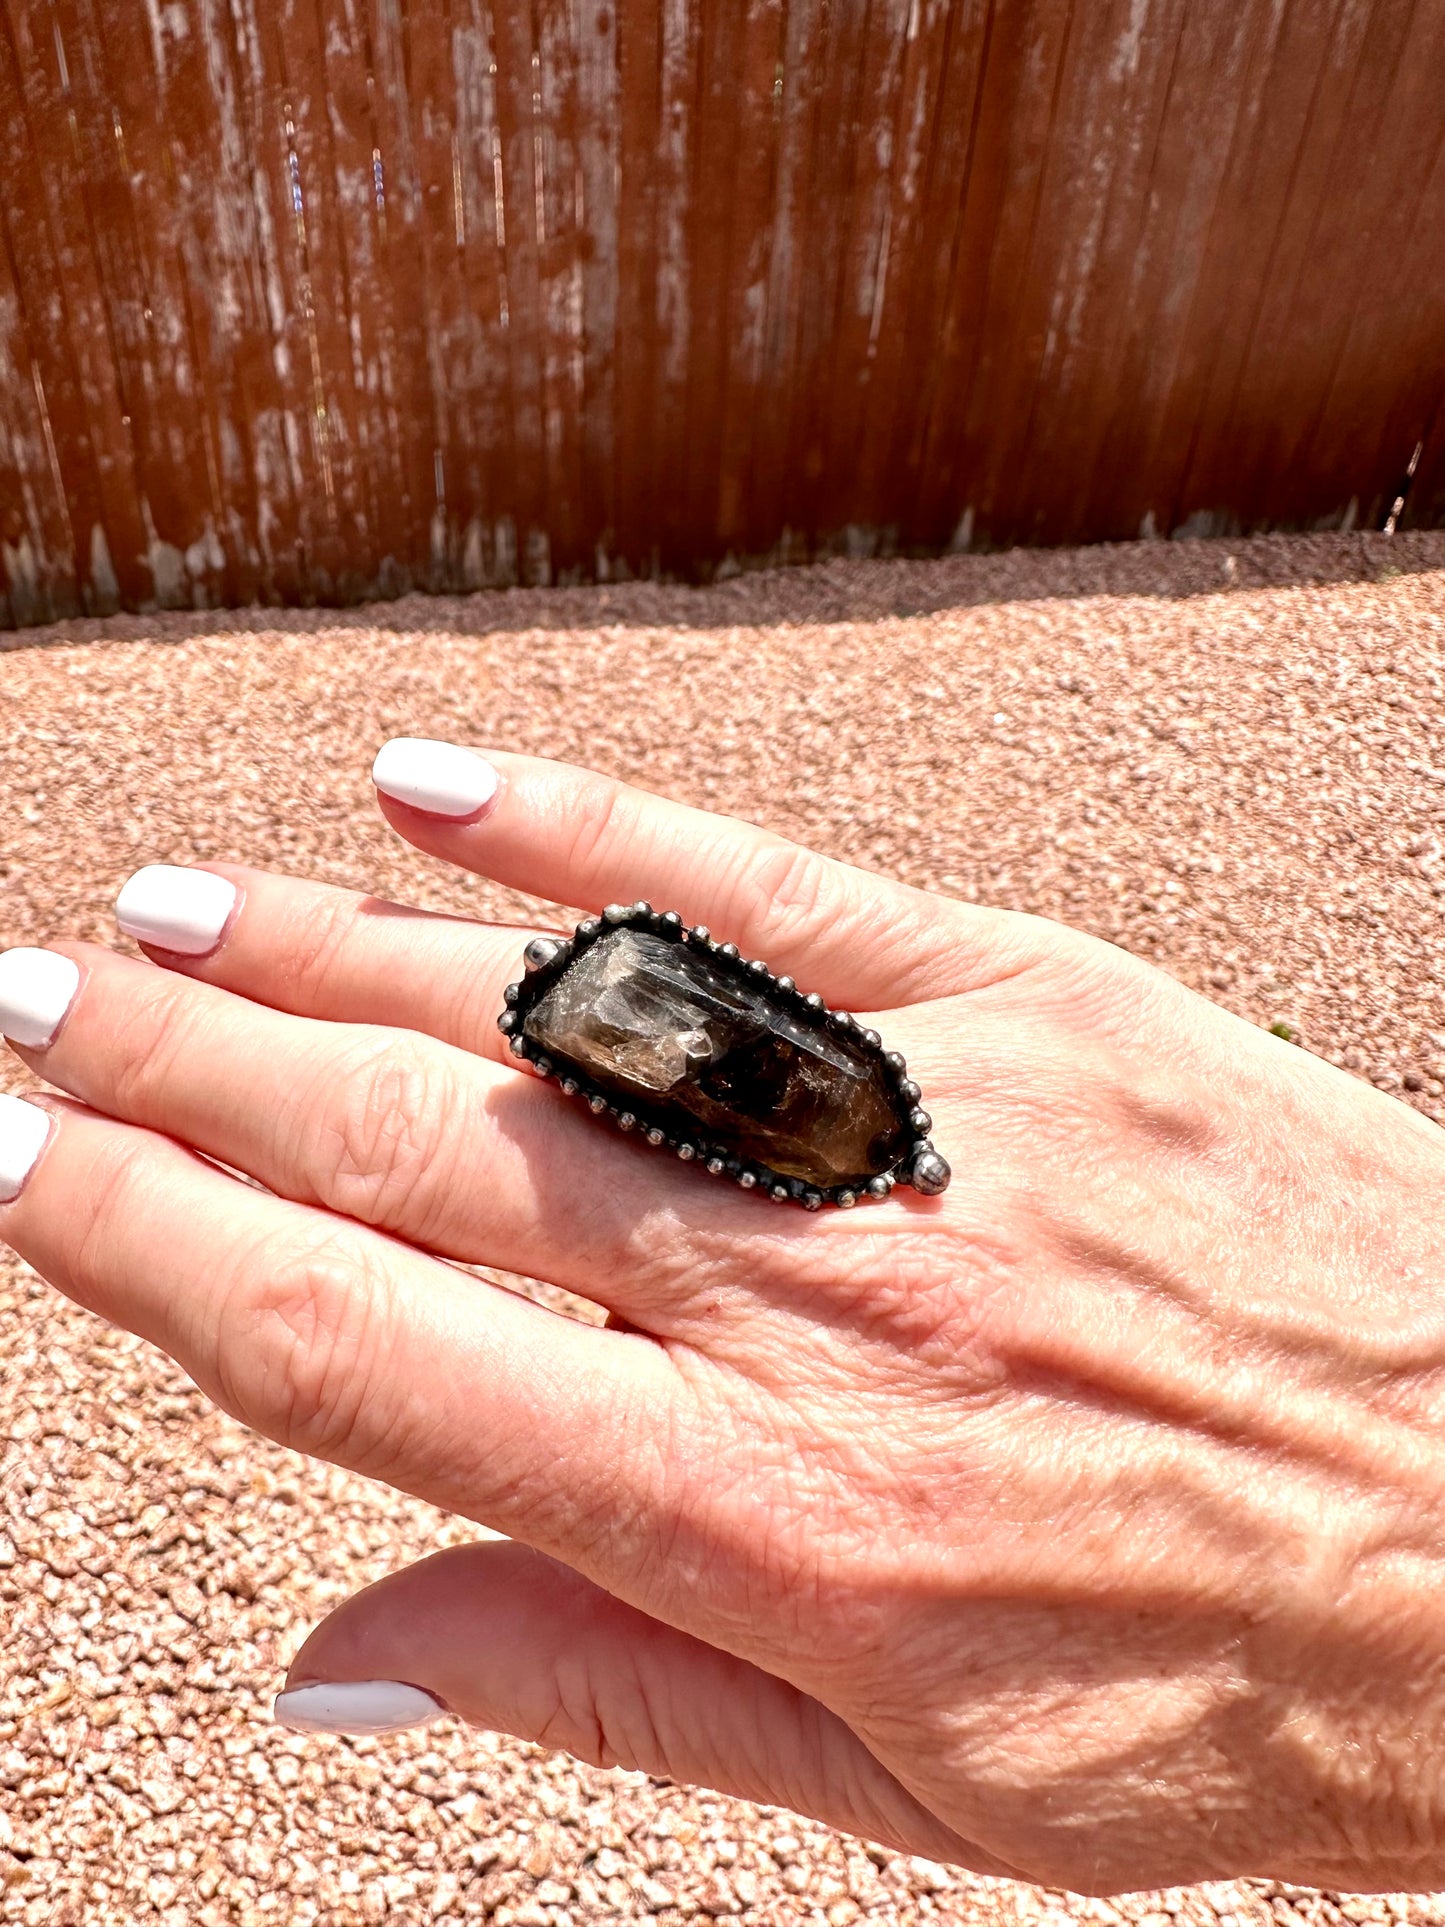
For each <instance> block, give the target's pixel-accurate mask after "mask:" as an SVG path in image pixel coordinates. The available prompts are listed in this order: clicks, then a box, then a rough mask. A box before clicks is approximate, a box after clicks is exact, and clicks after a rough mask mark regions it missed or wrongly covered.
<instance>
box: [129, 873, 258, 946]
mask: <svg viewBox="0 0 1445 1927" xmlns="http://www.w3.org/2000/svg"><path fill="white" fill-rule="evenodd" d="M235 907H236V886H235V884H234V883H228V882H227V881H226V879H225V877H218V876H217V875H216V874H215V873H214V871H211V870H185V869H182V868H181V867H180V866H179V865H177V864H174V863H148V864H147V865H146V867H145V868H144V869H143V870H137V871H136V873H135V875H134V876H133V877H131V878H130V879H129V881H128V882H127V883H126V884H125V885H124V887H123V888H122V890H121V893H120V895H119V896H118V897H117V898H116V900H115V920H116V922H117V923H118V924H119V925H120V927H121V929H122V930H124V932H125V934H126V935H127V936H128V937H134V938H135V939H136V941H137V942H138V943H148V944H153V945H154V946H155V948H156V949H157V950H174V951H175V952H176V953H177V955H178V956H182V957H203V956H204V955H205V954H206V952H207V951H208V950H214V949H215V947H216V945H217V944H218V943H219V942H220V940H221V932H222V931H223V930H224V929H225V927H226V919H227V918H228V917H229V916H230V914H231V912H232V910H234V909H235Z"/></svg>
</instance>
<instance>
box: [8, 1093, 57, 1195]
mask: <svg viewBox="0 0 1445 1927" xmlns="http://www.w3.org/2000/svg"><path fill="white" fill-rule="evenodd" d="M49 1136H50V1113H49V1111H42V1110H41V1108H40V1106H39V1105H38V1104H27V1103H26V1101H25V1099H24V1098H23V1097H9V1096H0V1204H9V1202H10V1200H11V1199H12V1198H18V1197H19V1195H20V1187H21V1185H22V1184H24V1182H25V1180H26V1179H27V1178H28V1177H29V1176H30V1173H31V1172H32V1171H33V1170H34V1169H35V1160H36V1159H37V1158H38V1157H39V1156H40V1153H41V1152H42V1151H43V1150H44V1149H45V1140H46V1138H48V1137H49Z"/></svg>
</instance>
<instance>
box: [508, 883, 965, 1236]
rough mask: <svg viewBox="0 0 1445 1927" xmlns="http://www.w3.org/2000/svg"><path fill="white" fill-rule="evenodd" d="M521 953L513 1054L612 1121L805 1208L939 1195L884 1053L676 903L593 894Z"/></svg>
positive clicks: (936, 1158) (899, 1072)
mask: <svg viewBox="0 0 1445 1927" xmlns="http://www.w3.org/2000/svg"><path fill="white" fill-rule="evenodd" d="M524 963H525V966H526V974H525V975H524V977H523V978H522V979H521V981H520V982H518V983H515V984H509V985H508V986H507V995H506V1005H507V1007H506V1009H505V1010H504V1011H503V1012H502V1014H501V1016H500V1017H499V1018H498V1019H497V1024H498V1027H499V1028H500V1029H501V1031H502V1032H503V1034H504V1035H505V1036H506V1038H507V1040H508V1043H509V1045H510V1047H511V1050H512V1053H513V1055H514V1056H516V1057H519V1058H523V1059H525V1060H526V1061H527V1062H528V1063H530V1064H531V1066H532V1068H533V1069H534V1070H535V1071H537V1072H539V1073H540V1074H541V1075H542V1076H543V1077H550V1078H554V1079H555V1080H556V1081H557V1082H558V1083H559V1084H560V1085H561V1087H562V1090H563V1091H564V1092H565V1093H566V1094H567V1096H569V1097H573V1098H576V1099H578V1100H579V1101H580V1102H582V1103H585V1104H587V1105H588V1107H589V1108H590V1109H591V1110H592V1111H593V1112H594V1113H595V1114H596V1115H597V1116H598V1117H599V1118H604V1117H605V1118H608V1119H610V1121H611V1122H612V1123H613V1124H614V1125H615V1126H616V1127H617V1128H618V1129H620V1130H623V1131H631V1132H635V1133H636V1134H637V1136H638V1137H639V1138H640V1139H642V1140H644V1141H645V1142H646V1143H648V1144H650V1145H652V1146H654V1147H655V1148H656V1149H658V1150H665V1151H669V1152H671V1153H672V1154H673V1155H674V1156H675V1157H678V1158H681V1159H682V1160H683V1161H684V1162H687V1163H690V1162H696V1163H697V1164H699V1165H700V1166H701V1167H702V1168H703V1169H705V1170H706V1171H708V1172H710V1173H711V1174H712V1175H713V1176H714V1177H719V1178H726V1179H730V1180H731V1181H732V1182H733V1183H735V1184H738V1185H741V1186H742V1187H743V1189H744V1190H757V1191H760V1192H765V1193H766V1194H767V1195H768V1196H769V1197H771V1198H775V1199H776V1200H777V1201H778V1202H779V1203H790V1202H791V1203H795V1204H801V1205H802V1206H803V1207H804V1208H805V1209H806V1210H809V1211H816V1210H818V1209H819V1208H820V1207H821V1206H822V1205H824V1204H836V1205H842V1206H845V1207H846V1206H849V1205H854V1204H858V1203H860V1202H861V1201H863V1200H864V1199H870V1198H886V1197H887V1196H888V1194H889V1192H890V1191H891V1190H892V1189H893V1187H894V1185H895V1184H909V1185H912V1186H913V1188H914V1190H915V1191H919V1192H922V1193H923V1194H924V1195H925V1196H928V1197H933V1196H935V1195H936V1194H937V1193H938V1192H940V1191H942V1190H944V1189H945V1188H946V1186H947V1184H948V1180H949V1177H950V1172H949V1167H948V1163H947V1161H946V1160H945V1159H944V1158H943V1157H941V1156H940V1155H939V1153H938V1152H937V1151H936V1150H935V1149H934V1147H933V1143H932V1140H931V1139H930V1137H929V1132H930V1130H931V1129H932V1120H931V1119H930V1118H929V1115H928V1113H927V1112H926V1111H925V1110H922V1109H921V1108H920V1092H919V1089H918V1086H917V1084H915V1083H914V1082H913V1081H912V1079H911V1078H910V1077H909V1075H908V1068H907V1066H906V1065H905V1063H904V1061H903V1059H902V1058H901V1057H900V1056H899V1054H898V1052H897V1051H890V1050H885V1049H884V1048H883V1040H882V1039H881V1038H880V1036H879V1035H878V1032H877V1031H876V1030H871V1029H869V1028H868V1027H867V1025H866V1024H864V1023H861V1022H860V1021H859V1020H858V1019H857V1018H856V1017H854V1016H853V1015H851V1013H849V1012H848V1011H844V1010H830V1009H828V1007H827V1005H826V1004H825V1003H824V1001H823V999H822V998H821V997H820V996H819V995H818V994H817V993H816V992H813V993H812V994H807V993H805V992H803V991H801V990H799V989H798V987H797V985H796V984H795V983H794V982H793V980H792V978H791V977H775V976H774V975H773V973H772V971H771V970H769V969H768V967H767V965H766V964H765V963H761V962H753V961H749V960H748V959H746V958H744V957H742V956H741V955H740V954H739V952H738V947H737V945H736V944H735V943H719V942H718V941H717V940H716V939H715V938H714V937H713V936H712V935H711V934H710V933H709V932H708V930H707V929H705V928H704V927H703V926H702V925H701V924H696V925H692V926H689V925H687V924H685V923H684V922H683V920H682V918H681V917H680V916H679V915H678V913H677V912H676V911H675V910H662V911H657V910H654V909H653V908H652V906H651V904H647V903H634V904H610V905H609V906H608V908H607V909H606V910H604V911H603V913H602V915H601V916H600V917H589V918H587V919H586V920H585V921H584V922H582V923H579V924H578V926H577V928H576V930H575V931H574V933H573V935H572V936H571V937H570V938H562V937H534V938H533V939H532V941H531V943H529V944H528V945H527V948H526V952H525V955H524Z"/></svg>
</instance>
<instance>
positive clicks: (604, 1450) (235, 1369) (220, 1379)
mask: <svg viewBox="0 0 1445 1927" xmlns="http://www.w3.org/2000/svg"><path fill="white" fill-rule="evenodd" d="M0 1239H3V1240H4V1242H6V1243H7V1244H9V1245H11V1246H12V1247H13V1248H14V1249H15V1250H16V1251H17V1252H18V1253H19V1254H20V1256H21V1257H22V1258H24V1259H25V1260H26V1261H27V1262H28V1263H29V1264H31V1265H32V1266H33V1267H34V1268H35V1270H36V1271H38V1272H39V1273H40V1275H41V1276H42V1277H43V1278H45V1279H47V1280H48V1281H49V1282H50V1283H51V1284H53V1285H55V1286H56V1287H57V1288H58V1289H59V1290H60V1291H62V1292H64V1293H65V1294H66V1296H67V1297H70V1298H73V1299H74V1300H76V1301H77V1302H78V1303H79V1304H82V1305H84V1306H86V1307H87V1308H88V1309H90V1310H92V1311H95V1312H97V1313H99V1314H100V1315H101V1316H102V1317H103V1318H106V1319H108V1320H109V1321H110V1322H111V1323H112V1324H116V1325H121V1326H124V1327H125V1328H126V1329H128V1330H130V1331H134V1332H136V1333H138V1334H139V1335H140V1336H141V1337H143V1338H147V1339H149V1340H151V1341H152V1342H153V1343H154V1344H156V1345H158V1346H160V1348H161V1349H162V1350H163V1351H165V1352H168V1353H169V1354H170V1356H171V1357H172V1358H174V1359H175V1360H176V1361H177V1363H178V1364H180V1365H181V1366H183V1367H184V1369H185V1370H186V1371H187V1372H189V1373H190V1375H191V1377H192V1378H193V1379H194V1380H195V1381H196V1383H197V1384H198V1385H200V1386H201V1388H202V1389H203V1390H204V1391H205V1392H207V1393H208V1394H209V1395H210V1396H211V1397H212V1398H214V1399H215V1400H216V1402H217V1403H218V1404H220V1405H223V1406H224V1407H225V1408H226V1409H227V1410H228V1411H230V1412H232V1413H234V1414H235V1415H236V1417H238V1418H240V1419H241V1420H242V1421H243V1422H244V1423H246V1424H248V1425H251V1426H253V1427H254V1428H255V1429H256V1430H257V1431H260V1432H264V1433H266V1434H268V1435H269V1436H270V1437H272V1438H275V1439H278V1440H280V1441H281V1443H283V1444H285V1445H289V1446H293V1447H295V1448H296V1449H297V1450H299V1451H303V1452H310V1453H312V1454H314V1455H316V1456H318V1457H321V1458H326V1459H330V1460H332V1461H333V1462H335V1463H337V1464H340V1465H345V1466H347V1467H349V1468H351V1469H352V1470H355V1471H359V1472H363V1473H366V1474H367V1475H369V1476H371V1477H373V1478H379V1479H383V1480H385V1481H386V1482H387V1483H388V1484H391V1485H394V1486H398V1487H400V1488H401V1489H403V1490H404V1491H408V1492H412V1493H414V1494H416V1495H417V1496H418V1497H420V1498H424V1499H427V1500H429V1501H430V1502H431V1503H433V1504H436V1505H441V1506H445V1507H447V1508H449V1509H450V1510H453V1511H456V1512H461V1513H464V1514H466V1515H467V1516H469V1517H471V1518H474V1519H477V1520H480V1521H481V1522H482V1523H483V1524H486V1525H489V1526H493V1527H495V1528H496V1529H498V1530H500V1531H503V1532H507V1533H509V1534H511V1535H512V1536H514V1537H517V1538H522V1539H526V1540H528V1541H529V1542H531V1543H533V1544H537V1545H543V1546H546V1547H547V1548H548V1549H549V1550H554V1551H556V1552H557V1553H558V1554H559V1555H560V1556H563V1557H567V1558H569V1559H571V1560H573V1561H574V1562H576V1563H579V1564H583V1565H586V1564H590V1563H591V1561H592V1555H593V1552H594V1549H595V1548H596V1547H597V1546H598V1545H599V1544H602V1545H605V1546H606V1549H607V1558H608V1563H609V1567H610V1569H611V1572H612V1576H613V1577H614V1579H616V1578H618V1577H621V1576H624V1575H627V1576H631V1575H630V1573H629V1570H628V1569H629V1567H630V1566H631V1565H632V1559H630V1558H629V1554H632V1555H635V1557H636V1559H637V1561H638V1562H639V1563H645V1556H646V1546H647V1544H648V1540H647V1532H648V1527H647V1524H646V1521H647V1520H648V1519H649V1517H655V1512H654V1508H655V1507H656V1506H657V1505H658V1504H660V1503H661V1496H660V1494H659V1492H658V1491H657V1489H656V1485H655V1476H656V1475H655V1474H652V1473H650V1472H649V1471H648V1470H647V1468H648V1467H649V1466H650V1465H651V1464H652V1463H654V1461H653V1460H652V1459H651V1458H650V1457H649V1456H648V1455H647V1454H646V1453H645V1451H639V1450H638V1449H637V1448H638V1441H639V1439H641V1438H643V1437H644V1435H645V1431H646V1422H645V1415H647V1414H648V1413H651V1414H652V1415H653V1417H654V1418H656V1416H657V1415H659V1414H662V1415H666V1413H667V1412H668V1409H669V1406H670V1404H671V1403H672V1402H673V1400H674V1399H675V1398H676V1396H677V1392H676V1384H675V1379H674V1375H673V1373H672V1370H671V1368H670V1366H669V1365H668V1363H667V1361H666V1358H665V1356H664V1354H663V1353H662V1351H661V1349H660V1348H659V1347H656V1346H653V1345H651V1344H649V1343H648V1342H647V1341H645V1340H642V1339H635V1338H631V1337H628V1336H624V1335H622V1334H620V1333H616V1332H609V1331H605V1330H601V1329H598V1328H596V1327H591V1326H585V1325H581V1324H577V1323H574V1322H572V1321H571V1320H569V1319H565V1318H562V1317H560V1316H558V1315H557V1314H555V1313H552V1312H549V1311H546V1310H544V1309H543V1308H542V1307H541V1306H539V1305H535V1304H532V1303H530V1302H529V1301H527V1300H525V1299H523V1298H520V1297H518V1296H516V1295H515V1294H513V1293H511V1292H507V1291H505V1290H502V1289H501V1288H499V1287H497V1286H493V1285H489V1284H486V1283H484V1282H483V1281H481V1280H479V1279H477V1278H475V1277H473V1276H471V1275H470V1274H469V1273H466V1272H462V1271H459V1270H457V1269H456V1268H455V1267H453V1266H449V1265H446V1264H442V1263H440V1262H439V1261H437V1260H435V1259H432V1258H428V1257H426V1256H424V1255H423V1254H421V1253H419V1252H417V1251H415V1250H414V1249H413V1248H412V1247H410V1246H408V1245H405V1244H402V1243H400V1242H399V1241H397V1240H394V1239H391V1238H388V1237H385V1236H384V1235H382V1234H381V1233H379V1232H375V1231H372V1230H371V1229H369V1228H368V1227H366V1226H363V1225H358V1224H355V1223H353V1222H352V1221H350V1220H348V1219H345V1218H340V1217H336V1216H334V1215H332V1214H331V1213H329V1212H326V1211H321V1210H317V1209H315V1208H313V1207H311V1206H308V1205H302V1204H296V1203H293V1202H292V1201H290V1200H289V1199H284V1198H277V1197H274V1196H272V1195H271V1194H270V1193H268V1192H264V1191H260V1190H257V1189H255V1188H253V1187H251V1186H250V1185H247V1184H244V1183H242V1182H240V1181H239V1180H238V1179H236V1178H233V1177H231V1176H230V1175H229V1174H228V1173H227V1172H225V1171H222V1170H220V1169H218V1168H217V1167H216V1166H215V1165H213V1164H211V1163H209V1162H207V1161H206V1160H205V1159H203V1158H201V1157H198V1156H196V1155H195V1154H194V1153H192V1152H189V1151H187V1150H185V1149H183V1148H182V1147H181V1146H180V1145H178V1144H176V1143H174V1142H172V1141H171V1140H170V1139H169V1138H166V1137H163V1136H161V1135H160V1134H158V1133H156V1132H153V1131H146V1130H140V1129H138V1128H136V1127H135V1126H133V1125H127V1124H121V1123H117V1122H116V1121H115V1120H114V1119H111V1118H107V1117H100V1116H97V1115H96V1114H95V1113H93V1112H90V1111H86V1110H83V1109H82V1108H80V1107H79V1106H76V1105H73V1104H70V1103H67V1102H63V1101H61V1102H52V1103H50V1104H49V1106H48V1107H47V1108H46V1109H42V1108H41V1107H40V1106H38V1105H35V1104H31V1103H29V1102H27V1101H26V1100H24V1099H20V1098H14V1097H0ZM619 1516H621V1517H623V1518H625V1519H627V1520H629V1521H633V1522H635V1525H634V1526H633V1527H632V1530H633V1531H634V1532H635V1535H636V1538H637V1541H638V1543H637V1544H636V1545H635V1546H631V1545H629V1544H628V1543H627V1539H626V1534H625V1533H622V1534H619V1532H618V1529H617V1526H616V1521H617V1519H618V1517H619Z"/></svg>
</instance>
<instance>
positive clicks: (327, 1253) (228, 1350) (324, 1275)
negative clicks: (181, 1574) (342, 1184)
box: [216, 1228, 391, 1464]
mask: <svg viewBox="0 0 1445 1927" xmlns="http://www.w3.org/2000/svg"><path fill="white" fill-rule="evenodd" d="M389 1301H390V1294H389V1291H388V1288H387V1279H386V1275H385V1272H384V1271H383V1269H382V1267H381V1266H380V1264H378V1263H377V1262H375V1260H369V1259H368V1258H367V1257H366V1256H364V1255H363V1253H362V1252H361V1251H360V1250H359V1249H357V1248H356V1247H355V1246H354V1245H353V1244H352V1243H351V1242H350V1241H348V1240H345V1239H343V1238H341V1237H338V1236H337V1234H336V1233H335V1232H334V1231H322V1232H319V1233H317V1234H316V1235H313V1236H311V1237H309V1238H307V1237H300V1238H298V1237H297V1235H296V1233H295V1230H294V1228H293V1229H290V1230H288V1232H287V1234H286V1235H285V1236H284V1238H270V1239H267V1240H265V1241H263V1242H262V1243H261V1244H259V1245H258V1246H256V1247H254V1248H253V1249H252V1250H251V1251H250V1252H249V1253H248V1254H247V1256H246V1258H245V1260H244V1261H243V1263H242V1264H241V1266H240V1267H239V1269H238V1271H237V1273H236V1276H235V1278H234V1280H233V1282H232V1285H231V1289H230V1291H229V1293H228V1294H227V1300H226V1304H225V1307H224V1313H223V1316H222V1318H221V1320H220V1323H219V1338H218V1345H219V1356H218V1359H217V1363H216V1377H217V1380H218V1383H219V1386H220V1390H221V1396H222V1400H223V1402H224V1403H225V1404H226V1405H228V1406H229V1407H230V1409H231V1410H232V1411H234V1412H236V1413H238V1414H239V1416H240V1417H242V1418H243V1419H245V1420H246V1421H247V1422H249V1423H253V1424H256V1425H258V1426H259V1427H260V1428H261V1429H262V1430H263V1431H265V1432H267V1433H269V1434H270V1435H271V1436H272V1437H273V1438H277V1439H280V1440H282V1441H283V1443H285V1444H287V1445H291V1446H294V1447H296V1448H297V1449H298V1450H300V1451H304V1452H311V1453H315V1454H317V1455H318V1456H320V1457H322V1458H327V1459H339V1460H343V1461H345V1462H347V1463H352V1464H355V1463H358V1462H359V1460H360V1459H361V1458H363V1457H365V1456H366V1454H365V1453H364V1452H363V1451H362V1450H361V1449H360V1442H361V1436H362V1425H363V1416H364V1415H365V1417H366V1418H367V1420H368V1428H367V1429H368V1435H369V1436H374V1437H376V1438H378V1439H385V1438H386V1437H387V1436H388V1434H389V1432H390V1429H391V1428H390V1426H389V1424H388V1422H387V1420H386V1418H385V1415H384V1414H383V1415H378V1414H377V1413H376V1412H375V1410H374V1405H375V1395H376V1394H377V1392H378V1388H379V1387H380V1386H381V1385H382V1384H383V1383H384V1382H385V1377H384V1374H382V1373H380V1372H379V1371H378V1370H377V1364H378V1360H379V1359H380V1357H381V1356H382V1353H383V1350H384V1347H383V1345H382V1341H381V1333H382V1331H383V1329H384V1327H385V1324H386V1317H385V1311H386V1307H387V1305H388V1303H389Z"/></svg>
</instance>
